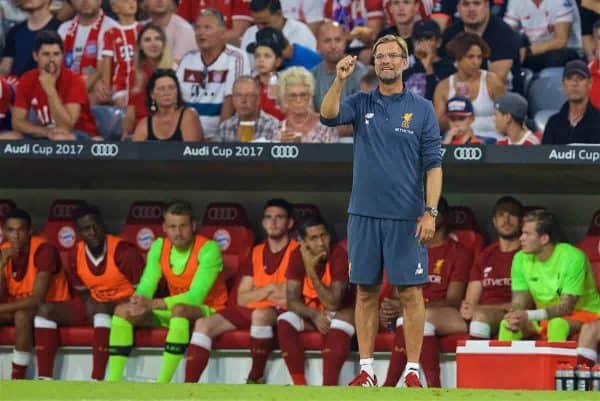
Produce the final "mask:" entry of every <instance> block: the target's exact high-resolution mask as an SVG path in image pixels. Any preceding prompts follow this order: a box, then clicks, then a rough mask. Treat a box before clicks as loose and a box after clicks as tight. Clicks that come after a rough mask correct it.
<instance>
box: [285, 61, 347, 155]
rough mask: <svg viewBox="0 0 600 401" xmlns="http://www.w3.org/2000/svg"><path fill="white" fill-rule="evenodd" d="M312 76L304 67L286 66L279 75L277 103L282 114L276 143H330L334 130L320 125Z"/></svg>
mask: <svg viewBox="0 0 600 401" xmlns="http://www.w3.org/2000/svg"><path fill="white" fill-rule="evenodd" d="M314 93H315V79H314V78H313V76H312V74H311V73H310V72H309V71H308V70H307V69H306V68H304V67H290V68H288V69H287V70H285V71H283V72H282V73H281V75H280V76H279V102H280V105H281V109H282V110H283V112H284V113H285V114H286V119H285V120H284V121H283V123H282V124H281V130H280V132H279V135H278V137H277V138H275V139H274V140H275V141H277V140H279V141H280V142H312V143H333V142H337V141H338V139H339V133H338V129H337V128H335V127H327V126H325V125H323V124H322V123H321V121H320V119H319V113H316V112H315V110H314V108H313V95H314Z"/></svg>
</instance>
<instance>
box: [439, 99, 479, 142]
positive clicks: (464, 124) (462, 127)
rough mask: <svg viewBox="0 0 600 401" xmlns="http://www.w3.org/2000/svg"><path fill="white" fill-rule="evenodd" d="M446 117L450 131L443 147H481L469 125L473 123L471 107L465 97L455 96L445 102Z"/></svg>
mask: <svg viewBox="0 0 600 401" xmlns="http://www.w3.org/2000/svg"><path fill="white" fill-rule="evenodd" d="M446 116H448V124H449V125H450V129H449V130H448V131H447V132H446V136H444V140H443V141H442V144H444V145H481V144H483V143H484V142H483V141H482V140H481V139H479V138H477V137H476V136H475V133H474V132H473V128H472V127H471V125H472V124H473V121H475V117H474V115H473V105H472V104H471V101H470V100H469V99H467V98H466V97H461V96H455V97H453V98H452V99H450V100H448V101H447V102H446Z"/></svg>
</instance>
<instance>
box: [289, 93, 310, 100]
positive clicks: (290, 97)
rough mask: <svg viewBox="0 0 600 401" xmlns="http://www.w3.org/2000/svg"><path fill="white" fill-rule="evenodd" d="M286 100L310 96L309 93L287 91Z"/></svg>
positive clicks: (303, 98) (306, 98)
mask: <svg viewBox="0 0 600 401" xmlns="http://www.w3.org/2000/svg"><path fill="white" fill-rule="evenodd" d="M285 97H286V98H288V100H291V101H293V102H295V101H296V100H308V99H309V98H310V93H308V92H301V93H287V94H286V95H285Z"/></svg>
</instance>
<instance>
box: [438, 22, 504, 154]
mask: <svg viewBox="0 0 600 401" xmlns="http://www.w3.org/2000/svg"><path fill="white" fill-rule="evenodd" d="M446 49H447V51H448V54H450V55H451V56H452V58H454V60H456V68H457V71H456V73H455V74H452V75H450V76H449V77H448V78H446V79H444V80H443V81H441V82H440V83H439V84H438V85H437V87H436V88H435V91H434V94H433V103H434V106H435V111H436V115H437V117H438V120H439V122H440V127H441V128H442V130H444V129H447V128H448V120H447V118H446V103H447V101H448V99H450V98H453V97H454V96H464V97H466V98H468V99H469V100H470V101H471V103H472V104H473V111H474V116H475V121H474V122H473V130H475V132H477V135H478V136H479V137H480V138H486V140H487V141H489V142H490V143H493V142H495V141H496V140H498V139H500V138H501V136H500V135H499V134H498V132H497V131H496V126H495V124H494V101H495V100H496V98H498V97H499V96H501V95H503V94H504V92H505V89H504V85H502V82H500V80H499V79H498V76H497V75H496V74H494V73H493V72H491V71H486V70H484V69H482V68H481V63H482V60H483V59H484V58H486V57H488V56H489V54H490V48H489V46H488V44H487V43H486V42H485V41H484V40H483V39H482V38H481V37H480V36H479V35H475V34H473V33H468V32H463V33H460V34H459V35H457V36H456V37H455V38H454V39H452V41H450V43H448V45H447V46H446Z"/></svg>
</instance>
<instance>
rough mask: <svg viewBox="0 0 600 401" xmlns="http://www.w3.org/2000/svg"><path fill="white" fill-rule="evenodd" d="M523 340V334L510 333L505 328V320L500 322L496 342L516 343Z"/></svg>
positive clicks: (518, 332)
mask: <svg viewBox="0 0 600 401" xmlns="http://www.w3.org/2000/svg"><path fill="white" fill-rule="evenodd" d="M522 338H523V333H521V332H520V331H517V332H516V333H515V332H514V331H510V330H509V329H507V328H506V320H502V321H501V322H500V328H499V329H498V340H501V341H517V340H520V339H522Z"/></svg>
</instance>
